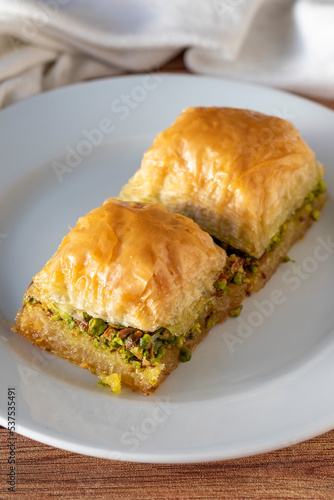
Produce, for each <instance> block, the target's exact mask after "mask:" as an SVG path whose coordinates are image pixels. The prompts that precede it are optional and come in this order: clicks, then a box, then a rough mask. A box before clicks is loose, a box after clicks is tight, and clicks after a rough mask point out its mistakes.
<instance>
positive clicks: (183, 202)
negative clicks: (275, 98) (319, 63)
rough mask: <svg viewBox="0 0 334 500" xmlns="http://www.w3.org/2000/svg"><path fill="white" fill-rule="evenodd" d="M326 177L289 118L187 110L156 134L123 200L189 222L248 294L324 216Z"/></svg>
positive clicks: (246, 112)
mask: <svg viewBox="0 0 334 500" xmlns="http://www.w3.org/2000/svg"><path fill="white" fill-rule="evenodd" d="M323 175H324V169H323V167H322V165H321V164H320V163H319V162H317V161H316V159H315V155H314V152H313V151H312V150H311V149H310V148H309V147H308V145H307V144H306V143H305V142H304V140H303V139H302V138H301V136H300V135H299V133H298V131H297V129H296V128H295V127H294V126H293V125H292V124H291V123H290V122H288V121H286V120H283V119H281V118H276V117H273V116H267V115H264V114H261V113H258V112H255V111H249V110H243V109H233V108H217V107H211V108H203V107H199V108H188V109H185V110H184V111H183V112H182V113H181V114H180V115H179V117H178V118H177V120H176V121H175V123H174V124H173V125H172V126H171V127H170V128H168V129H167V130H165V131H163V132H161V133H160V134H158V136H157V137H156V139H155V140H154V143H153V145H152V147H151V148H150V149H149V150H148V151H147V152H146V153H145V154H144V157H143V160H142V164H141V167H140V169H139V170H138V171H137V172H136V173H135V174H134V176H133V177H132V178H131V179H130V180H129V182H128V184H126V185H125V186H124V187H123V189H122V191H121V193H120V198H121V199H123V200H139V201H145V202H154V203H162V204H163V205H164V206H165V207H166V208H167V210H169V211H170V212H175V213H180V214H183V215H186V216H187V217H191V218H192V219H193V220H194V221H195V222H197V224H199V226H200V227H201V228H202V229H203V230H205V231H207V232H208V233H210V234H211V235H212V236H213V237H214V238H216V240H217V242H218V243H219V244H220V245H221V246H222V247H224V248H225V250H226V251H227V254H228V256H229V258H230V259H232V261H231V265H230V267H231V269H232V271H235V270H237V271H238V272H237V276H234V274H235V273H233V272H232V276H230V279H232V280H234V282H236V283H239V284H244V285H246V287H248V292H250V291H252V290H254V289H259V288H261V286H263V285H264V283H265V282H266V280H267V279H268V278H269V277H270V276H271V275H272V274H273V273H274V272H275V270H276V268H277V266H278V265H279V263H280V262H281V261H282V259H283V258H284V257H285V255H286V252H287V251H288V250H289V248H290V246H291V245H292V244H293V243H294V242H295V241H296V240H297V239H299V238H300V237H301V236H303V234H304V233H305V232H306V230H307V228H308V227H309V226H310V225H311V224H312V222H313V221H314V220H316V219H317V218H318V217H319V215H320V210H321V208H322V206H323V204H324V202H325V199H326V193H325V190H326V188H325V184H324V182H323V181H322V177H323ZM253 275H256V276H253ZM249 280H250V281H249Z"/></svg>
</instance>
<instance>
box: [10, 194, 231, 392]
mask: <svg viewBox="0 0 334 500" xmlns="http://www.w3.org/2000/svg"><path fill="white" fill-rule="evenodd" d="M225 264H226V253H225V251H224V250H223V249H222V248H220V247H219V246H217V245H216V244H215V243H214V242H213V240H212V238H211V236H209V234H207V233H205V232H204V231H202V230H201V229H200V228H199V226H197V224H195V223H194V222H193V221H192V220H191V219H188V218H186V217H184V216H182V215H178V214H171V213H169V212H168V211H167V210H166V209H165V208H164V207H163V206H162V205H158V204H145V203H140V202H122V201H120V200H118V199H116V198H110V199H108V200H106V201H105V203H104V204H103V206H102V207H99V208H96V209H95V210H92V211H91V212H90V213H89V214H88V215H86V216H84V217H81V218H80V219H79V221H78V223H77V225H76V226H75V227H74V229H72V230H71V231H70V232H69V233H68V234H67V236H65V238H64V239H63V241H62V243H61V245H60V246H59V248H58V250H57V252H56V253H55V254H54V255H53V257H51V259H50V260H49V261H48V262H47V264H46V265H45V267H44V268H43V269H42V270H41V271H40V272H39V273H38V274H37V275H36V276H35V277H34V278H33V281H32V283H31V285H30V286H29V287H28V289H27V291H26V294H25V298H24V306H23V308H22V309H21V310H20V312H19V313H18V316H17V320H16V325H15V327H14V330H15V331H16V332H18V333H20V334H21V335H22V336H23V337H25V338H27V339H28V340H30V341H31V342H32V343H34V344H35V345H37V346H39V347H41V348H44V349H48V350H51V351H52V352H55V353H56V354H58V355H60V356H62V357H64V358H66V359H68V360H69V361H71V362H73V363H75V364H79V365H81V366H82V367H84V368H87V369H90V370H91V371H92V372H93V373H96V374H97V375H98V376H99V377H100V379H101V380H102V382H103V383H106V384H109V385H110V386H111V387H112V389H113V390H114V392H117V391H118V389H119V385H120V382H121V381H124V382H125V383H126V384H128V385H130V386H131V387H132V388H133V389H135V390H138V391H141V392H143V393H145V394H149V393H151V392H152V391H154V389H155V388H156V387H157V386H158V385H159V384H160V383H161V382H162V381H163V380H164V378H166V376H167V375H168V374H169V373H170V371H171V370H173V369H174V368H175V367H176V366H177V364H178V362H179V361H187V360H188V359H189V358H190V352H191V350H192V349H193V348H194V346H195V345H196V343H198V342H199V341H200V340H201V339H202V338H203V337H204V335H205V334H206V333H207V331H208V330H209V328H210V326H212V324H214V322H215V321H217V320H220V319H221V318H219V317H218V315H217V310H218V309H217V307H216V305H217V304H216V303H217V301H219V300H220V297H219V296H223V295H224V294H221V293H218V294H217V290H218V289H217V287H215V286H214V285H215V283H217V280H218V282H219V276H220V275H221V273H222V270H223V268H224V266H225ZM222 298H223V297H222ZM213 308H215V313H216V317H215V319H214V321H213V320H212V317H211V316H212V313H213ZM225 313H226V311H225ZM225 313H224V314H225ZM225 315H226V314H225ZM210 317H211V320H210V321H208V320H209V319H210Z"/></svg>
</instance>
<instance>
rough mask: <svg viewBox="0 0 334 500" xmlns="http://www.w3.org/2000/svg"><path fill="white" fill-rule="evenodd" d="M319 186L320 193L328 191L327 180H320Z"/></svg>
mask: <svg viewBox="0 0 334 500" xmlns="http://www.w3.org/2000/svg"><path fill="white" fill-rule="evenodd" d="M317 187H318V190H319V191H320V193H324V192H325V191H326V182H324V181H322V180H321V181H319V182H318V185H317Z"/></svg>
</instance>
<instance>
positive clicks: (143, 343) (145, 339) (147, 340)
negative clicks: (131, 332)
mask: <svg viewBox="0 0 334 500" xmlns="http://www.w3.org/2000/svg"><path fill="white" fill-rule="evenodd" d="M151 343H152V337H151V335H149V334H148V333H145V334H144V335H143V336H142V337H141V338H140V340H139V345H140V347H142V348H143V349H147V348H148V347H149V346H150V345H151Z"/></svg>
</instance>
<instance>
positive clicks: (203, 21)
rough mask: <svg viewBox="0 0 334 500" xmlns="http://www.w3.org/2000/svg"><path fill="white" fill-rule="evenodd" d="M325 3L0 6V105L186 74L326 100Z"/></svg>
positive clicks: (333, 92)
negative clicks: (108, 79)
mask: <svg viewBox="0 0 334 500" xmlns="http://www.w3.org/2000/svg"><path fill="white" fill-rule="evenodd" d="M333 21H334V4H333V3H332V2H328V1H326V0H317V1H315V0H295V1H294V0H171V1H169V2H165V1H164V0H141V1H140V2H137V1H135V0H99V1H98V2H94V1H92V0H11V1H10V2H8V0H0V107H1V106H2V107H3V106H6V105H8V104H10V103H12V102H15V101H16V100H18V99H20V98H22V97H25V96H29V95H33V94H36V93H39V92H42V91H43V90H48V89H51V88H55V87H59V86H62V85H66V84H69V83H73V82H78V81H82V80H85V79H89V78H96V77H103V76H108V75H114V74H117V73H124V72H126V71H130V72H131V71H135V72H138V71H147V70H152V69H155V68H157V67H159V66H161V65H162V64H164V63H165V62H167V61H168V60H169V59H170V58H172V57H173V56H175V55H176V54H177V53H179V52H180V51H182V50H184V49H185V50H186V51H185V63H186V65H187V67H188V69H190V70H192V71H194V72H200V73H205V74H208V75H220V76H224V77H233V78H238V79H243V80H248V81H255V82H260V83H264V84H268V85H273V86H276V87H281V88H285V89H290V90H293V91H296V92H301V93H304V94H307V95H311V96H315V97H317V96H319V97H327V98H328V99H331V98H334V85H333V79H334V57H333V56H334V43H333V42H334V32H333V30H332V26H333Z"/></svg>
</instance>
